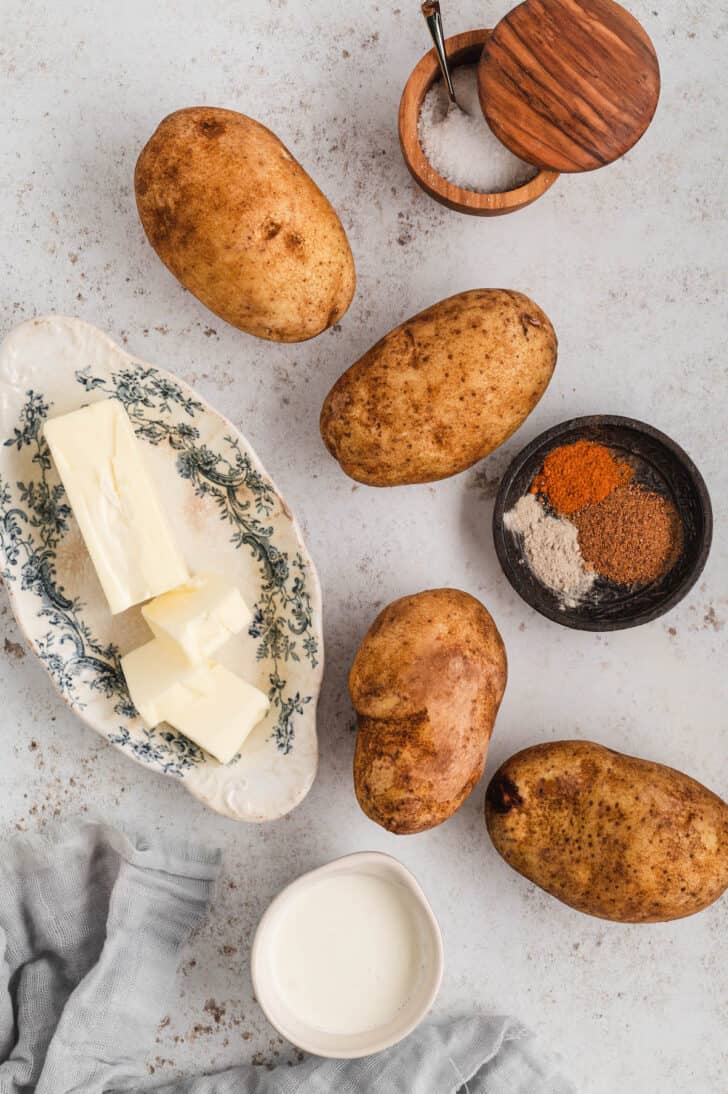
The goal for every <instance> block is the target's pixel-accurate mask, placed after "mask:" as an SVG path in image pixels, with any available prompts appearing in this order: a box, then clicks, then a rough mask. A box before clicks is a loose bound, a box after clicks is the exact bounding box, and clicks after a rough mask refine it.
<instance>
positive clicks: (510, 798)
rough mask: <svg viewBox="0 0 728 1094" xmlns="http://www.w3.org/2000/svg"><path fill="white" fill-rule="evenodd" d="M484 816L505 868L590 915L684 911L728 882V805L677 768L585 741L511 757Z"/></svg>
mask: <svg viewBox="0 0 728 1094" xmlns="http://www.w3.org/2000/svg"><path fill="white" fill-rule="evenodd" d="M485 818H486V823H487V826H488V832H489V833H490V837H491V839H492V841H493V843H494V845H495V848H496V850H497V851H498V852H499V854H501V855H502V856H503V858H504V859H505V860H506V862H507V863H508V864H509V866H512V867H513V869H514V870H517V871H518V872H519V873H520V874H523V875H524V876H525V877H527V878H528V879H529V880H530V881H532V882H534V883H535V884H536V885H539V886H540V887H541V888H542V889H545V890H546V891H547V892H548V893H551V895H552V896H555V897H557V899H559V900H562V901H563V902H564V903H565V904H569V905H571V907H572V908H577V909H578V910H579V911H581V912H586V913H587V914H588V915H594V916H600V917H602V918H603V919H612V920H617V921H618V922H622V923H657V922H660V921H662V920H670V919H680V918H681V917H682V916H687V915H692V914H693V913H694V912H699V911H700V910H701V909H702V908H706V907H707V906H708V905H709V904H712V902H713V901H714V900H717V899H718V897H719V896H720V895H721V893H723V892H724V891H725V889H726V888H727V887H728V805H726V803H725V802H724V801H721V799H720V798H719V797H718V796H717V795H716V794H713V793H712V792H711V791H710V790H707V789H706V787H704V786H702V785H701V784H700V783H698V782H696V781H695V779H691V778H690V777H689V776H688V775H683V774H682V773H681V772H680V771H675V770H673V769H672V768H670V767H663V765H662V764H658V763H652V762H650V761H649V760H640V759H636V758H635V757H634V756H625V755H622V754H621V753H619V752H613V751H612V750H611V749H608V748H604V747H602V746H601V745H598V744H593V743H591V742H589V741H556V742H554V743H550V744H541V745H535V746H534V747H533V748H527V749H525V750H524V751H523V752H518V753H517V754H516V755H515V756H512V757H511V758H510V759H509V760H507V761H506V762H505V763H504V764H503V765H502V766H501V768H500V769H499V770H498V771H497V772H496V774H495V775H494V776H493V778H492V780H491V782H490V785H489V786H488V791H487V794H486V802H485Z"/></svg>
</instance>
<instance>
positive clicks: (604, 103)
mask: <svg viewBox="0 0 728 1094" xmlns="http://www.w3.org/2000/svg"><path fill="white" fill-rule="evenodd" d="M446 48H447V55H448V60H449V61H450V65H451V67H453V68H454V67H457V66H458V65H463V64H477V65H478V92H479V96H480V104H481V108H482V110H483V113H484V115H485V118H486V120H487V122H488V124H489V125H490V127H491V129H492V130H493V132H494V133H495V135H496V136H497V137H498V139H499V140H500V141H502V143H503V144H504V145H506V147H507V148H509V149H510V150H511V151H512V152H513V153H514V154H515V155H517V156H519V157H520V158H521V159H523V160H526V161H527V162H528V163H532V164H533V165H534V166H535V167H538V168H539V173H538V174H537V175H536V176H535V178H533V179H531V180H530V182H527V183H526V184H525V185H524V186H519V187H518V188H516V189H515V190H510V191H507V192H505V193H494V194H481V193H477V192H475V191H472V190H464V189H462V188H461V187H459V186H455V185H454V184H453V183H451V182H448V181H447V179H444V178H443V177H442V176H441V175H439V174H438V173H437V172H436V171H435V170H434V169H433V168H432V167H431V165H430V164H429V162H428V161H427V159H426V158H425V155H424V153H423V151H422V148H421V146H420V142H419V136H418V123H419V114H420V108H421V106H422V101H423V99H424V97H425V95H426V94H427V92H428V90H429V89H430V87H431V86H432V84H433V83H434V82H435V80H436V79H437V78H438V76H439V68H438V64H437V58H436V55H435V51H434V50H431V51H430V52H429V53H428V54H426V55H425V56H424V57H423V58H422V60H421V61H420V62H419V64H418V65H416V67H415V68H414V70H413V72H412V74H411V75H410V78H409V80H408V81H407V84H406V86H405V89H404V92H403V95H402V100H401V102H400V108H399V139H400V144H401V146H402V153H403V155H404V159H405V163H406V164H407V167H408V168H409V170H410V172H411V174H412V175H413V177H414V178H415V180H416V181H417V182H418V183H419V185H420V186H421V187H422V188H423V189H424V190H425V191H426V192H427V193H428V194H430V196H431V197H434V198H435V200H436V201H439V202H441V203H442V204H443V205H447V206H448V207H449V208H451V209H456V210H458V211H459V212H464V213H472V214H475V215H478V216H498V215H500V214H502V213H510V212H514V211H515V210H516V209H522V208H523V207H524V206H526V205H529V204H530V203H531V202H532V201H535V200H536V198H538V197H540V196H541V195H542V194H544V193H545V192H546V190H548V189H549V187H550V186H552V185H553V183H554V182H555V181H556V179H557V178H558V176H559V173H560V172H576V171H592V170H594V169H595V168H597V167H603V166H605V165H606V164H608V163H612V162H613V161H614V160H615V159H617V158H618V157H619V156H622V155H624V153H625V152H627V151H628V150H629V149H630V148H631V147H632V146H633V145H634V144H636V142H637V141H638V140H639V138H640V137H641V136H642V134H643V133H644V132H645V130H646V129H647V127H648V125H649V124H650V121H651V120H652V117H653V115H654V113H655V109H656V107H657V100H658V97H659V93H660V70H659V65H658V61H657V56H656V54H655V50H654V47H653V45H652V42H651V41H650V39H649V36H648V35H647V32H646V31H645V30H644V28H643V27H642V26H641V25H640V23H639V22H638V21H637V20H636V19H635V18H634V17H633V16H632V15H630V14H629V12H627V11H626V10H625V9H624V8H622V7H620V5H619V4H617V3H615V2H614V0H525V3H522V4H520V5H519V6H518V7H516V8H514V9H513V10H512V11H510V12H509V13H508V14H507V15H506V16H505V17H504V18H503V19H501V21H500V23H498V25H497V27H496V28H495V30H493V31H490V30H487V29H482V30H475V31H469V32H467V33H465V34H457V35H455V36H454V37H453V38H448V40H447V42H446Z"/></svg>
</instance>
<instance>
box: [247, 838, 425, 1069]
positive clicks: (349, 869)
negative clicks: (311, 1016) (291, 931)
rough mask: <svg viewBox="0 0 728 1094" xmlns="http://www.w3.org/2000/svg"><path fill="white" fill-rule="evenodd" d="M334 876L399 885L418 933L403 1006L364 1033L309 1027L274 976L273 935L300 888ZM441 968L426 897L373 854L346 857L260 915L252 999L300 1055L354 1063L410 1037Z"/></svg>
mask: <svg viewBox="0 0 728 1094" xmlns="http://www.w3.org/2000/svg"><path fill="white" fill-rule="evenodd" d="M334 873H343V874H346V873H348V874H352V875H354V874H358V875H361V874H369V875H374V876H375V877H378V878H381V879H383V880H386V881H389V882H391V883H393V884H395V885H398V886H400V887H401V888H402V889H403V891H404V892H403V899H404V900H405V901H406V902H407V906H408V910H409V912H410V913H411V916H412V919H413V922H414V924H415V930H416V932H417V950H418V960H417V962H416V968H415V971H414V976H413V981H412V984H411V989H410V991H409V994H408V998H407V1000H406V1002H404V1004H403V1006H402V1007H401V1009H400V1010H399V1011H398V1012H397V1014H396V1015H395V1017H394V1018H392V1019H391V1020H390V1021H388V1022H387V1023H386V1024H384V1025H380V1026H377V1027H375V1028H372V1029H367V1030H366V1031H364V1032H358V1033H332V1032H328V1031H326V1030H324V1029H320V1028H318V1027H317V1026H315V1025H313V1024H311V1023H310V1022H309V1021H308V1020H307V1018H306V1016H305V1015H302V1014H298V1013H295V1012H294V1011H292V1010H291V1008H290V1006H289V1005H288V1003H287V1002H286V1000H285V999H284V998H283V997H282V995H281V992H280V990H279V988H278V985H277V982H276V976H275V973H274V967H273V954H274V950H275V934H276V931H277V929H278V927H279V925H280V923H281V919H282V917H283V915H284V914H285V913H286V912H287V911H288V910H290V907H291V904H292V902H293V901H295V899H296V897H297V896H300V895H301V890H302V888H303V887H304V886H310V885H312V884H315V883H316V882H318V881H320V880H322V879H323V878H324V877H328V876H330V875H332V874H334ZM443 967H444V957H443V947H442V935H441V933H440V927H439V924H438V922H437V920H436V919H435V915H434V913H433V911H432V909H431V908H430V905H429V903H428V901H427V898H426V897H425V894H424V893H423V891H422V889H421V888H420V886H419V885H418V884H417V882H416V881H415V879H414V877H413V876H412V874H411V873H410V872H409V870H407V869H406V868H405V867H404V866H402V864H401V863H400V862H398V861H397V860H396V859H394V858H391V857H390V856H389V855H384V854H381V853H379V852H375V851H365V852H360V853H357V854H353V855H346V856H345V857H344V858H339V859H336V860H335V861H334V862H330V863H329V864H328V865H327V866H322V867H320V868H319V869H318V870H312V871H311V872H310V873H308V874H304V875H303V876H302V877H300V878H298V879H297V880H296V881H294V882H292V883H291V884H290V885H289V886H287V888H285V889H284V890H283V891H282V892H281V893H279V894H278V896H277V897H276V898H275V899H274V900H273V902H272V903H271V904H270V906H269V907H268V909H267V911H266V912H265V913H264V915H263V918H262V919H261V921H260V923H259V925H258V930H257V931H256V934H255V939H254V941H253V949H252V953H251V974H252V978H253V987H254V989H255V995H256V998H257V1000H258V1003H259V1004H260V1006H261V1008H262V1010H263V1012H264V1013H265V1015H266V1017H267V1018H268V1021H269V1022H270V1023H271V1025H273V1026H275V1028H276V1029H277V1030H278V1032H279V1033H280V1034H281V1035H282V1036H283V1037H285V1038H286V1039H287V1040H289V1041H291V1042H292V1043H293V1044H294V1045H297V1046H298V1047H299V1048H300V1049H303V1051H304V1052H311V1053H313V1054H314V1055H316V1056H328V1057H332V1058H334V1059H355V1058H357V1057H360V1056H368V1055H370V1054H371V1053H373V1052H381V1051H382V1050H383V1049H385V1048H389V1047H390V1046H391V1045H394V1044H396V1043H397V1042H398V1041H401V1040H402V1038H403V1037H406V1036H407V1034H408V1033H411V1032H412V1030H413V1029H415V1027H416V1026H417V1025H419V1023H420V1022H421V1021H422V1019H423V1018H424V1017H425V1015H426V1014H427V1012H428V1011H429V1009H430V1007H431V1006H432V1004H433V1002H434V1000H435V997H436V995H437V992H438V990H439V987H440V982H441V980H442V973H443Z"/></svg>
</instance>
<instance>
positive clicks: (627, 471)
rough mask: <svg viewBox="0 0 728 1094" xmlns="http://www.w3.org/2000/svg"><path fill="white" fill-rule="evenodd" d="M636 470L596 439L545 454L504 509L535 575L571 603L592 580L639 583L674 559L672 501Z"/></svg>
mask: <svg viewBox="0 0 728 1094" xmlns="http://www.w3.org/2000/svg"><path fill="white" fill-rule="evenodd" d="M634 478H635V469H634V467H632V465H631V464H630V463H628V462H627V461H626V460H624V459H621V458H619V457H618V456H617V455H616V454H615V452H613V451H612V449H610V448H608V447H607V446H606V445H602V444H598V443H596V442H595V441H576V442H574V443H572V444H565V445H561V447H559V448H555V449H553V450H552V451H551V452H549V454H548V456H546V458H545V460H544V462H543V467H542V469H541V472H540V473H539V474H538V475H537V476H536V477H535V479H534V480H533V482H532V484H531V488H530V492H529V493H528V494H526V495H525V496H524V497H522V498H519V500H518V502H517V503H516V505H515V506H514V507H513V508H512V509H511V510H510V512H508V513H506V514H505V517H504V519H503V523H504V525H505V527H506V528H507V529H508V530H510V531H512V532H515V533H517V534H518V535H520V536H521V537H522V539H523V550H524V554H525V556H526V560H527V562H528V564H529V566H530V568H531V571H532V572H533V574H534V576H535V577H536V578H537V579H538V580H539V581H540V582H541V584H542V585H545V586H546V587H547V588H548V589H550V590H551V591H552V592H553V593H555V594H556V596H557V597H558V599H559V604H560V606H561V607H564V608H566V607H574V606H575V605H577V604H578V603H579V602H580V601H582V600H583V599H584V598H585V597H586V596H587V594H589V593H590V592H591V591H592V589H593V586H594V583H595V581H596V579H597V577H601V578H604V579H605V580H607V581H610V582H612V583H614V584H616V585H620V586H624V587H627V588H642V587H643V586H645V585H649V584H650V583H651V582H653V581H657V580H658V579H659V578H661V577H664V575H665V574H667V573H668V572H669V571H670V570H671V569H672V567H673V566H674V565H675V563H676V562H677V560H678V558H679V557H680V552H681V550H682V544H683V528H682V522H681V520H680V516H679V514H678V512H677V509H676V508H675V506H674V504H673V503H672V501H670V500H669V499H668V498H666V497H664V496H663V495H662V494H659V493H657V492H656V491H654V490H651V489H649V488H648V487H646V486H643V485H640V484H639V483H636V482H635V481H634Z"/></svg>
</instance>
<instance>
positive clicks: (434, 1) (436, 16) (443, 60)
mask: <svg viewBox="0 0 728 1094" xmlns="http://www.w3.org/2000/svg"><path fill="white" fill-rule="evenodd" d="M422 14H423V15H424V17H425V22H426V23H427V27H428V30H429V31H430V34H431V35H432V41H433V42H434V43H435V51H436V53H437V60H438V62H439V65H440V72H442V78H443V80H444V81H445V84H446V86H447V93H448V95H449V96H450V101H451V102H453V103H454V102H455V101H456V100H455V88H454V87H453V86H452V77H451V75H450V67H449V65H448V63H447V53H446V52H445V35H444V34H443V32H442V16H441V15H440V3H439V0H425V3H424V4H423V5H422Z"/></svg>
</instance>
